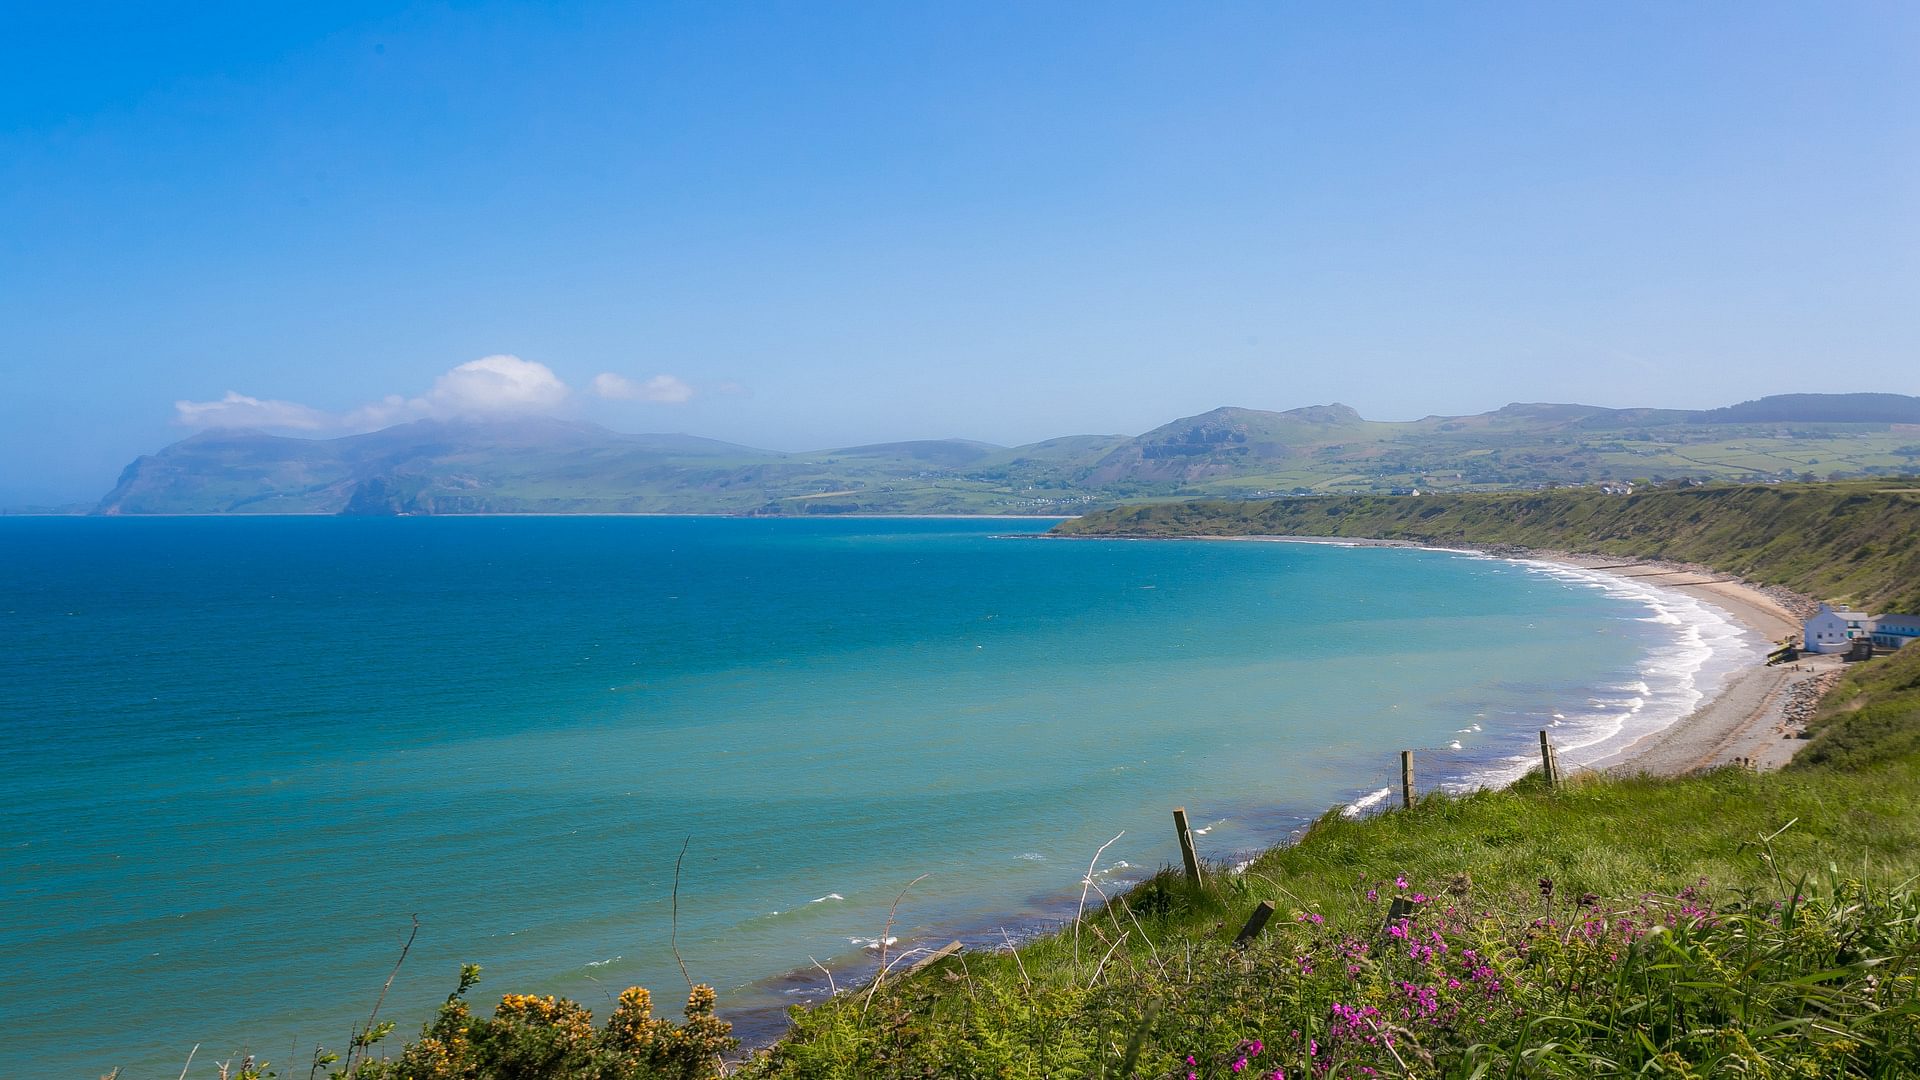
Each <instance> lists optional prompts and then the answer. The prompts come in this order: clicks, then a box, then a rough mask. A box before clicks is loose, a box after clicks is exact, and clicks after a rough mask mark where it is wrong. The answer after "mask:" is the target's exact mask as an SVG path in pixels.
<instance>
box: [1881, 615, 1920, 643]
mask: <svg viewBox="0 0 1920 1080" xmlns="http://www.w3.org/2000/svg"><path fill="white" fill-rule="evenodd" d="M1909 641H1920V615H1880V616H1876V617H1875V618H1874V620H1873V643H1874V644H1875V645H1885V646H1886V647H1887V648H1889V649H1897V648H1899V647H1900V646H1902V645H1905V644H1906V643H1907V642H1909Z"/></svg>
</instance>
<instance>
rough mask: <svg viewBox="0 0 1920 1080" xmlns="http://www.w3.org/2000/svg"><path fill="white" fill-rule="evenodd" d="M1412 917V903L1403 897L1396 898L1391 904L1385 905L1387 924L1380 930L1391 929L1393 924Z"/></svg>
mask: <svg viewBox="0 0 1920 1080" xmlns="http://www.w3.org/2000/svg"><path fill="white" fill-rule="evenodd" d="M1412 917H1413V901H1411V900H1409V899H1407V898H1406V897H1404V896H1396V897H1394V898H1393V903H1391V904H1389V905H1387V922H1386V925H1385V926H1383V927H1381V929H1383V930H1385V929H1391V928H1392V926H1393V924H1394V923H1397V922H1399V921H1400V920H1402V919H1409V918H1412Z"/></svg>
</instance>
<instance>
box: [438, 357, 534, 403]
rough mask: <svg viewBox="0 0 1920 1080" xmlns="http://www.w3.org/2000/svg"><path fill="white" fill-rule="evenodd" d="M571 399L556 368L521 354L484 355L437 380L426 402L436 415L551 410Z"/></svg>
mask: <svg viewBox="0 0 1920 1080" xmlns="http://www.w3.org/2000/svg"><path fill="white" fill-rule="evenodd" d="M566 400H567V384H566V383H563V382H561V381H560V378H559V376H557V375H555V374H554V373H553V369H552V368H550V367H548V366H547V365H545V364H541V363H536V362H534V361H532V360H522V359H520V358H519V357H517V356H483V357H481V358H480V359H478V360H470V361H468V362H467V363H464V364H461V365H460V366H459V367H457V368H454V369H453V370H452V371H449V372H447V373H446V374H445V375H442V376H440V377H439V378H438V379H435V380H434V381H433V389H432V390H429V391H427V396H426V402H427V405H428V407H429V408H430V409H431V410H432V412H433V413H434V414H435V415H441V416H448V415H451V416H460V415H466V414H469V413H498V412H550V411H552V410H554V409H557V408H559V407H560V406H561V404H562V403H564V402H565V401H566Z"/></svg>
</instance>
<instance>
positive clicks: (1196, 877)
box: [1173, 806, 1200, 886]
mask: <svg viewBox="0 0 1920 1080" xmlns="http://www.w3.org/2000/svg"><path fill="white" fill-rule="evenodd" d="M1173 831H1174V832H1175V833H1176V834H1178V835H1179V837H1180V861H1181V862H1183V863H1185V864H1186V867H1187V883H1188V884H1190V885H1194V886H1198V885H1199V884H1200V857H1199V856H1198V855H1195V854H1194V852H1193V831H1192V830H1191V829H1188V828H1187V808H1186V807H1184V806H1176V807H1174V809H1173Z"/></svg>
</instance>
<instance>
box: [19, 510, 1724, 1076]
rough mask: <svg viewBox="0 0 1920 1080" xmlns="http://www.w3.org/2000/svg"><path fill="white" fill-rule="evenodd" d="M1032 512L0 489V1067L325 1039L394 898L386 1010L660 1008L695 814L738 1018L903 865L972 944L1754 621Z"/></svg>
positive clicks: (1220, 854)
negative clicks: (619, 510) (537, 510)
mask: <svg viewBox="0 0 1920 1080" xmlns="http://www.w3.org/2000/svg"><path fill="white" fill-rule="evenodd" d="M1046 524H1048V523H1044V522H1041V523H1028V522H1006V521H950V520H829V521H752V520H727V519H680V518H415V519H331V518H327V519H304V518H276V519H259V520H248V519H157V520H123V519H0V911H3V912H4V916H3V917H0V1016H5V1017H7V1018H8V1024H7V1036H6V1038H5V1039H4V1040H0V1076H28V1075H33V1076H81V1077H89V1078H90V1077H95V1076H99V1075H100V1074H101V1073H103V1072H105V1071H107V1070H108V1069H109V1068H111V1067H113V1066H115V1065H126V1066H130V1068H129V1071H128V1073H126V1074H123V1075H126V1076H128V1077H130V1078H132V1080H147V1078H149V1077H158V1076H166V1077H168V1078H171V1077H174V1076H176V1075H177V1074H178V1072H179V1069H180V1066H181V1064H182V1063H183V1062H184V1060H185V1058H186V1055H187V1052H188V1050H189V1049H191V1048H192V1047H193V1046H194V1045H195V1044H199V1045H200V1047H201V1049H200V1055H199V1057H198V1058H197V1059H196V1062H195V1066H194V1073H193V1074H191V1075H203V1076H204V1075H211V1065H210V1064H209V1063H210V1062H212V1061H217V1060H224V1059H226V1058H228V1057H231V1056H234V1055H236V1054H238V1053H242V1052H245V1051H249V1050H250V1051H252V1052H255V1053H258V1054H261V1055H262V1056H265V1057H267V1058H270V1059H272V1060H274V1061H275V1062H278V1063H284V1064H297V1063H298V1062H301V1061H304V1060H305V1058H306V1057H307V1055H309V1054H310V1053H311V1051H312V1048H313V1046H314V1045H315V1044H316V1043H325V1044H326V1045H328V1046H329V1047H332V1048H339V1047H341V1046H342V1045H343V1044H344V1042H345V1041H346V1038H347V1036H348V1034H349V1031H350V1029H351V1026H352V1024H353V1023H354V1022H355V1021H356V1020H357V1019H364V1018H365V1016H366V1014H367V1011H368V1010H369V1009H370V1008H371V1007H372V1004H373V1000H374V998H375V996H376V995H377V993H378V992H379V989H380V984H381V982H382V981H383V980H384V979H385V978H386V977H387V974H388V972H389V970H390V969H391V968H392V966H393V963H394V960H395V958H396V956H397V954H398V950H399V947H400V945H401V943H402V942H403V941H404V940H405V938H406V935H407V931H408V927H409V925H410V922H411V919H412V918H413V916H415V915H417V916H418V917H419V921H420V931H419V937H418V940H417V942H416V943H415V945H414V947H413V951H412V954H411V955H410V956H409V957H408V959H407V961H406V965H405V967H404V968H403V969H402V970H401V972H400V975H399V977H398V978H397V979H396V980H395V982H394V984H393V989H392V992H391V993H390V995H389V996H388V998H387V1002H386V1005H385V1008H384V1009H383V1011H382V1016H383V1017H386V1018H391V1019H395V1020H397V1021H399V1023H400V1031H399V1033H398V1034H399V1035H406V1034H409V1033H410V1032H412V1031H413V1030H415V1029H417V1026H418V1024H419V1022H420V1021H421V1020H423V1019H425V1018H426V1016H427V1015H428V1013H429V1012H430V1010H431V1008H432V1007H433V1005H434V1004H435V1003H437V1002H438V1000H439V999H441V998H442V997H444V996H445V995H446V993H447V992H448V991H449V990H450V989H451V988H452V985H453V983H454V980H455V977H456V974H457V971H458V966H459V965H460V964H461V963H462V962H464V961H471V962H476V963H479V964H482V965H483V966H484V967H485V969H486V974H485V975H484V976H483V981H482V983H481V986H480V988H479V990H478V991H477V992H476V994H477V997H478V998H479V1000H480V1001H481V1002H482V1003H483V1004H484V1002H485V1001H487V1000H489V999H490V995H497V994H499V993H501V992H503V991H507V990H514V991H530V992H540V993H560V994H566V995H569V996H573V997H576V998H578V999H580V1000H582V1001H583V1002H585V1003H587V1004H588V1005H590V1006H592V1007H595V1008H596V1011H604V1009H605V1008H606V1007H607V1006H608V1003H609V999H610V997H611V996H612V995H615V994H617V993H618V992H619V990H620V988H621V987H624V986H627V985H630V984H634V983H638V984H642V985H648V986H650V987H652V988H654V989H655V991H656V1001H663V1003H664V1004H666V1005H668V1006H672V1003H673V1001H674V999H675V998H676V997H677V995H678V993H679V988H681V987H683V986H684V984H683V983H682V981H681V978H680V974H679V971H678V969H677V967H676V966H675V962H674V958H673V955H672V953H671V951H670V948H669V930H670V925H671V924H670V910H669V908H670V905H669V896H670V893H671V890H672V887H673V875H674V861H675V858H676V856H677V855H679V853H680V851H681V848H682V845H683V843H684V844H685V845H686V858H685V865H684V868H683V871H682V879H681V883H680V912H679V947H680V952H681V954H682V955H683V956H684V957H685V960H686V963H687V966H688V967H689V969H690V970H691V971H692V973H693V975H694V977H695V978H696V979H698V980H703V981H708V982H712V983H714V984H715V985H717V986H718V987H719V988H720V989H721V993H722V1005H723V1011H728V1010H731V1012H732V1014H733V1015H734V1016H735V1017H736V1018H737V1019H740V1020H741V1021H742V1022H743V1024H744V1025H745V1026H746V1027H747V1029H748V1030H749V1033H753V1032H765V1031H767V1030H769V1027H770V1025H772V1024H775V1023H777V1017H778V1013H777V1009H778V1008H779V1007H780V1006H782V1005H784V1004H786V1003H789V1002H792V1001H795V1000H801V999H804V998H806V997H807V996H808V995H809V994H812V993H815V992H816V991H817V989H818V984H821V983H823V982H824V980H823V979H822V978H821V977H820V975H819V972H818V971H812V972H811V974H807V975H799V974H792V973H793V972H795V971H796V969H802V970H805V969H809V968H810V961H812V960H818V961H820V962H821V963H823V964H826V965H828V966H834V965H841V966H845V967H848V968H850V969H851V968H857V967H858V965H859V963H860V962H861V960H862V959H863V958H864V957H866V956H868V955H869V953H868V951H867V948H866V946H867V945H868V944H869V943H870V942H871V941H872V940H873V939H875V938H877V937H879V936H880V934H881V931H882V928H883V926H884V924H885V920H886V912H887V908H888V905H889V904H890V903H892V901H893V900H894V897H895V895H896V894H897V893H898V892H899V890H900V889H901V887H902V886H903V885H905V884H906V883H907V882H908V881H909V880H911V879H913V878H915V877H917V876H919V875H922V874H926V875H929V876H927V877H926V878H925V880H923V881H921V882H920V883H919V884H918V885H916V886H915V887H914V888H913V889H912V891H911V892H909V893H908V894H907V897H906V899H905V900H904V901H903V902H902V903H901V906H900V919H899V921H898V923H897V924H896V926H895V928H894V930H893V933H894V935H896V936H897V937H899V938H900V939H901V940H900V944H899V946H896V948H910V947H914V946H916V945H922V944H925V943H928V942H932V943H935V944H938V943H943V942H944V941H946V940H949V939H951V938H952V937H955V936H964V937H966V938H967V939H968V940H970V941H976V942H986V941H990V940H991V941H997V940H1000V933H999V930H1000V928H1002V927H1005V928H1006V929H1008V930H1009V931H1012V932H1013V933H1015V934H1018V933H1021V932H1023V931H1025V930H1028V929H1030V928H1031V927H1032V926H1034V925H1035V924H1037V923H1042V922H1044V921H1045V920H1047V919H1051V918H1057V917H1059V916H1060V914H1061V913H1062V911H1063V905H1064V910H1065V911H1066V912H1068V913H1070V912H1071V904H1072V900H1073V899H1074V898H1076V897H1077V896H1078V891H1079V888H1080V885H1079V882H1080V879H1081V877H1082V875H1083V874H1084V873H1085V872H1086V867H1087V864H1088V860H1089V859H1090V858H1091V857H1092V855H1093V852H1094V850H1095V849H1096V848H1098V847H1099V846H1100V845H1101V844H1102V843H1104V842H1106V841H1107V840H1108V839H1110V838H1111V837H1113V836H1114V835H1115V834H1117V833H1120V832H1122V831H1123V830H1124V832H1125V834H1126V835H1125V837H1124V838H1123V839H1121V840H1120V841H1119V842H1117V843H1115V844H1114V845H1113V846H1112V847H1110V848H1108V849H1107V852H1106V854H1105V856H1104V857H1103V858H1102V860H1101V867H1100V874H1101V876H1102V880H1103V881H1108V880H1111V881H1115V882H1121V881H1124V880H1126V879H1127V878H1129V877H1133V876H1138V875H1139V874H1142V873H1145V872H1149V871H1150V870H1151V869H1152V868H1155V867H1158V866H1160V865H1162V864H1164V863H1166V862H1168V861H1170V860H1173V859H1176V858H1177V855H1176V853H1175V848H1174V846H1173V837H1172V831H1171V826H1170V822H1169V817H1168V811H1169V809H1170V808H1171V807H1173V806H1175V805H1185V806H1186V807H1188V808H1189V811H1190V813H1191V815H1192V816H1193V818H1194V822H1195V825H1196V826H1197V827H1200V828H1201V829H1202V830H1203V834H1202V836H1201V837H1200V842H1201V844H1202V847H1203V849H1204V851H1205V853H1206V854H1207V855H1208V856H1210V857H1214V858H1219V859H1223V860H1225V859H1231V858H1232V857H1233V856H1234V855H1236V854H1238V853H1244V852H1247V851H1250V850H1254V849H1257V848H1259V847H1262V846H1264V845H1267V844H1270V843H1272V842H1275V841H1277V840H1280V839H1283V838H1284V837H1285V836H1286V835H1287V834H1288V832H1289V831H1290V830H1291V829H1293V828H1295V827H1297V826H1298V825H1299V824H1300V823H1301V822H1303V821H1305V820H1306V819H1307V818H1309V817H1310V816H1312V815H1313V814H1315V813H1317V812H1318V811H1320V810H1322V809H1324V808H1325V807H1328V806H1331V805H1336V804H1347V803H1353V802H1355V801H1357V800H1358V801H1364V800H1368V799H1373V798H1375V797H1376V796H1377V795H1378V793H1379V792H1380V791H1381V789H1382V788H1384V787H1385V786H1386V785H1388V784H1389V783H1390V782H1392V781H1393V778H1394V777H1396V776H1397V753H1396V752H1397V751H1398V750H1399V749H1401V748H1402V747H1419V748H1423V753H1422V754H1421V759H1420V763H1421V771H1422V773H1423V777H1424V778H1427V779H1430V780H1432V781H1433V782H1436V783H1437V782H1439V781H1441V780H1443V779H1444V780H1452V781H1466V780H1471V779H1472V778H1475V777H1481V778H1493V777H1498V776H1499V775H1501V774H1502V773H1504V772H1508V771H1510V770H1511V769H1512V768H1513V767H1514V756H1515V755H1518V754H1523V753H1525V752H1526V750H1527V747H1528V745H1529V743H1528V740H1529V738H1530V737H1531V736H1532V733H1533V732H1534V731H1536V730H1537V729H1538V728H1540V727H1541V726H1544V725H1547V724H1556V725H1558V726H1559V727H1561V728H1562V730H1563V731H1564V732H1565V735H1564V739H1565V741H1566V742H1567V743H1568V744H1569V745H1570V746H1571V745H1578V744H1579V743H1580V742H1583V741H1584V742H1589V743H1593V744H1594V748H1595V750H1596V751H1597V750H1598V749H1600V748H1603V747H1604V746H1605V745H1609V740H1612V741H1613V742H1615V743H1617V742H1618V741H1619V740H1620V739H1623V738H1626V737H1628V736H1630V735H1631V734H1633V733H1635V732H1636V731H1637V730H1640V729H1644V728H1645V727H1648V726H1657V725H1658V724H1659V723H1663V722H1665V721H1666V720H1667V719H1671V716H1672V715H1677V714H1678V712H1681V711H1684V709H1685V708H1686V707H1690V706H1691V704H1692V702H1693V701H1694V700H1696V699H1697V698H1698V696H1699V694H1700V693H1701V692H1702V691H1703V690H1704V689H1706V688H1707V687H1706V683H1707V682H1708V681H1710V680H1711V679H1712V678H1713V677H1714V673H1715V672H1716V671H1717V670H1719V669H1720V668H1724V666H1726V665H1727V664H1729V663H1732V662H1733V661H1734V660H1735V659H1737V658H1738V655H1737V654H1738V651H1739V650H1740V649H1742V648H1750V643H1747V642H1744V641H1742V640H1740V639H1739V637H1738V635H1737V633H1736V632H1734V631H1732V630H1731V629H1729V628H1728V627H1727V626H1726V624H1725V623H1724V621H1721V620H1719V619H1718V617H1717V616H1715V615H1714V614H1713V613H1712V612H1711V611H1708V610H1706V609H1701V608H1699V607H1698V606H1697V605H1692V604H1691V602H1690V601H1685V600H1684V599H1682V600H1677V601H1676V600H1664V599H1662V598H1659V597H1652V596H1650V595H1648V594H1645V593H1642V592H1635V591H1632V590H1630V589H1628V588H1626V587H1622V586H1603V585H1602V584H1600V583H1598V582H1596V581H1594V580H1593V579H1592V578H1591V577H1589V576H1584V575H1579V574H1570V573H1565V572H1552V571H1548V570H1546V569H1543V568H1538V567H1530V566H1527V565H1522V564H1517V563H1511V562H1503V561H1498V560H1492V559H1484V558H1474V557H1466V556H1460V555H1455V554H1449V553H1444V552H1429V551H1410V550H1382V549H1352V548H1340V547H1322V546H1309V545H1297V544H1261V543H1199V542H1171V543H1142V542H1124V541H1082V542H1035V541H1032V540H1022V539H1010V538H1005V537H1004V535H1002V534H1006V533H1010V532H1034V531H1039V530H1041V529H1044V528H1045V527H1046ZM1716 665H1718V667H1716ZM1556 714H1557V716H1556ZM852 973H854V972H852V971H850V972H849V974H852ZM669 1011H677V1010H674V1009H671V1008H670V1009H669ZM396 1042H397V1039H396ZM294 1071H296V1072H297V1071H299V1070H297V1069H296V1070H294Z"/></svg>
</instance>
